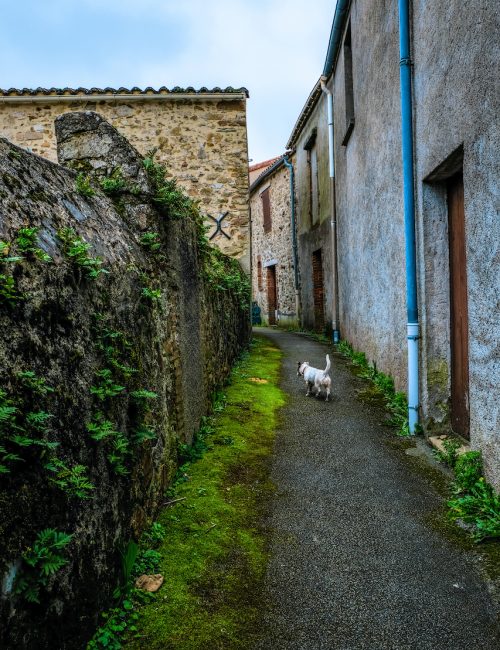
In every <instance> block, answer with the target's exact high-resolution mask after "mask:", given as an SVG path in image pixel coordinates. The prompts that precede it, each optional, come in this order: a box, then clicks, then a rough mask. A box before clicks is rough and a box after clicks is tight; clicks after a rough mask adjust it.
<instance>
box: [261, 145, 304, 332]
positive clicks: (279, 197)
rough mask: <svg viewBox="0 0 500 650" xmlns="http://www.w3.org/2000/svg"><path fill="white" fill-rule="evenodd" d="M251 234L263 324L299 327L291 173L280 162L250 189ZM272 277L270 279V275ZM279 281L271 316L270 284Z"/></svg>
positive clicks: (262, 175) (269, 169) (265, 172)
mask: <svg viewBox="0 0 500 650" xmlns="http://www.w3.org/2000/svg"><path fill="white" fill-rule="evenodd" d="M263 192H264V193H267V195H268V198H269V206H270V228H269V229H268V231H267V232H266V229H265V228H264V205H263V199H262V194H263ZM250 215H251V217H250V218H251V231H252V292H253V300H254V301H255V302H256V303H257V304H258V305H259V307H260V309H261V315H262V319H263V322H264V323H269V322H271V323H272V322H273V320H275V321H276V324H277V325H282V326H286V325H288V326H296V325H298V293H297V292H296V291H295V271H294V256H293V239H292V229H291V206H290V170H289V169H287V167H286V166H285V164H284V162H283V157H280V158H278V159H277V161H276V162H275V163H274V164H272V165H271V166H270V167H269V168H268V169H267V170H265V171H264V172H262V173H261V174H260V176H259V177H258V178H257V179H256V180H255V181H254V182H253V183H252V185H251V187H250ZM270 274H272V276H271V278H268V276H269V275H270ZM268 282H273V283H274V282H276V290H275V291H273V293H274V294H275V295H276V304H275V314H274V318H273V314H272V313H270V301H269V294H268V291H269V284H268Z"/></svg>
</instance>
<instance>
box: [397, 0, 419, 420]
mask: <svg viewBox="0 0 500 650" xmlns="http://www.w3.org/2000/svg"><path fill="white" fill-rule="evenodd" d="M399 52H400V57H401V60H400V64H399V65H400V67H399V71H400V82H401V136H402V144H403V193H404V217H405V248H406V304H407V312H408V322H407V337H408V421H409V425H410V433H415V427H416V425H417V424H418V407H419V394H418V393H419V391H418V388H419V387H418V339H419V324H418V304H417V267H416V248H415V190H414V183H415V181H414V176H413V124H412V97H411V59H410V16H409V0H399Z"/></svg>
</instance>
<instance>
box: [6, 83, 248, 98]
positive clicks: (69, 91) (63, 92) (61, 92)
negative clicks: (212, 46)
mask: <svg viewBox="0 0 500 650" xmlns="http://www.w3.org/2000/svg"><path fill="white" fill-rule="evenodd" d="M172 94H187V95H204V94H210V95H219V94H220V95H232V94H240V95H241V94H245V95H246V97H249V96H250V94H249V92H248V90H247V88H244V87H242V88H233V87H232V86H227V87H226V88H219V87H218V86H216V87H215V88H206V87H205V86H203V87H202V88H198V89H196V88H194V87H193V86H188V87H187V88H181V87H180V86H174V87H173V88H167V87H166V86H161V88H158V89H155V88H152V87H151V86H148V87H147V88H144V89H142V88H138V87H137V86H134V87H133V88H124V87H123V86H122V87H120V88H110V87H107V88H8V89H4V88H1V89H0V97H36V96H49V97H54V96H60V97H68V96H74V95H85V96H92V95H172Z"/></svg>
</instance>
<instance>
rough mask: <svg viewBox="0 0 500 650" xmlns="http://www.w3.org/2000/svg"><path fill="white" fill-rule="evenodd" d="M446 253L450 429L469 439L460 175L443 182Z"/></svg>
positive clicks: (464, 255) (463, 232)
mask: <svg viewBox="0 0 500 650" xmlns="http://www.w3.org/2000/svg"><path fill="white" fill-rule="evenodd" d="M446 185H447V188H446V189H447V199H448V233H449V251H450V345H451V426H452V429H453V431H455V432H456V433H458V434H460V435H462V436H464V437H466V438H469V435H470V430H469V318H468V309H467V266H466V253H465V212H464V183H463V175H462V172H459V173H458V174H455V175H454V176H452V177H451V178H450V179H449V180H448V182H447V184H446Z"/></svg>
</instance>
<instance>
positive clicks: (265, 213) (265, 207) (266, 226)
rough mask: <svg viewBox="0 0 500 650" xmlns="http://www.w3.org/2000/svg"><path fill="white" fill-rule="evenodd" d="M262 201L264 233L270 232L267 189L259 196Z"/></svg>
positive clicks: (269, 202) (269, 203)
mask: <svg viewBox="0 0 500 650" xmlns="http://www.w3.org/2000/svg"><path fill="white" fill-rule="evenodd" d="M260 198H261V200H262V214H263V218H264V232H270V230H271V199H270V196H269V188H266V189H265V190H264V191H263V192H262V193H261V195H260Z"/></svg>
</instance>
